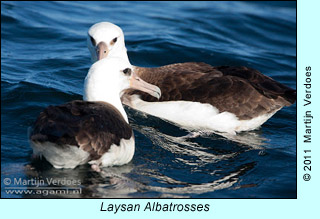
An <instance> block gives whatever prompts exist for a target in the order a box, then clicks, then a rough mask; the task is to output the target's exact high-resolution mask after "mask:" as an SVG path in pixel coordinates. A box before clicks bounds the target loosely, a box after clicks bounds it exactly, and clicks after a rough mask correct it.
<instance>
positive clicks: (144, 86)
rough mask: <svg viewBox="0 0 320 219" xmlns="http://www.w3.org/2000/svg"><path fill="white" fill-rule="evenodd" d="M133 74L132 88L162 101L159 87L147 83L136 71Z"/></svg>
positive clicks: (131, 79)
mask: <svg viewBox="0 0 320 219" xmlns="http://www.w3.org/2000/svg"><path fill="white" fill-rule="evenodd" d="M131 74H132V75H131V78H130V88H133V89H136V90H141V91H143V92H146V93H148V94H150V95H151V96H154V97H155V98H157V99H160V97H161V90H160V88H159V87H157V86H155V85H152V84H149V83H147V82H145V81H144V80H142V79H141V78H140V77H139V76H138V75H137V74H136V73H135V72H134V71H133V72H132V73H131Z"/></svg>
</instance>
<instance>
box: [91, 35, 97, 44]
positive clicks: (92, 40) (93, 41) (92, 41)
mask: <svg viewBox="0 0 320 219" xmlns="http://www.w3.org/2000/svg"><path fill="white" fill-rule="evenodd" d="M90 40H91V43H92V45H93V46H95V45H96V41H95V40H94V39H93V37H92V36H90Z"/></svg>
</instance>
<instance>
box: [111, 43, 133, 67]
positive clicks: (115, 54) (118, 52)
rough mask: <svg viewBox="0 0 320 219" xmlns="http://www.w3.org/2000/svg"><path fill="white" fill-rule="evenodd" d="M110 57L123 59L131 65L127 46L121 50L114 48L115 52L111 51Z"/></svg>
mask: <svg viewBox="0 0 320 219" xmlns="http://www.w3.org/2000/svg"><path fill="white" fill-rule="evenodd" d="M108 57H116V58H121V59H124V60H125V61H127V62H128V63H130V61H129V58H128V54H127V49H126V47H125V46H123V47H122V48H121V49H116V48H114V49H113V50H111V51H110V53H109V55H108Z"/></svg>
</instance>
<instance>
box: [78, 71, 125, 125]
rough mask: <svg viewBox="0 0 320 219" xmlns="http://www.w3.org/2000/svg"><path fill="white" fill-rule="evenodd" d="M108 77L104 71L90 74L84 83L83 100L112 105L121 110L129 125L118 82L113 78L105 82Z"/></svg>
mask: <svg viewBox="0 0 320 219" xmlns="http://www.w3.org/2000/svg"><path fill="white" fill-rule="evenodd" d="M106 75H107V74H105V72H104V71H101V72H99V71H98V72H97V71H90V72H89V73H88V75H87V77H86V79H85V83H84V94H83V100H85V101H104V102H107V103H110V104H111V105H113V106H114V107H115V108H117V109H118V110H119V112H120V113H121V115H122V116H123V118H124V120H125V121H126V122H127V123H129V121H128V117H127V114H126V112H125V110H124V108H123V105H122V103H121V100H120V93H119V88H118V83H117V81H113V80H112V78H110V79H108V80H105V77H106ZM109 75H115V74H109ZM111 82H113V83H111Z"/></svg>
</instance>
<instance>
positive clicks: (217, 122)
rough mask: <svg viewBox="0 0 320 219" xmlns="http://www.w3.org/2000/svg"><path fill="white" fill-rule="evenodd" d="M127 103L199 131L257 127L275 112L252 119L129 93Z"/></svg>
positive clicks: (202, 105)
mask: <svg viewBox="0 0 320 219" xmlns="http://www.w3.org/2000/svg"><path fill="white" fill-rule="evenodd" d="M128 105H129V106H130V107H132V108H134V109H137V110H140V111H142V112H145V113H148V114H150V115H153V116H156V117H159V118H162V119H166V120H169V121H171V122H174V123H176V124H178V125H180V126H182V127H183V128H186V129H191V130H202V131H210V130H211V131H217V132H226V133H230V134H236V132H241V131H250V130H254V129H257V128H258V127H259V126H260V125H262V124H263V123H264V122H265V121H267V120H268V119H269V118H270V117H271V116H272V115H273V114H274V113H275V112H274V113H272V114H265V115H261V116H259V117H256V118H253V119H251V120H239V119H238V117H237V116H236V115H234V114H233V113H229V112H222V113H220V112H219V110H218V109H217V108H216V107H214V106H212V105H210V104H207V103H199V102H190V101H164V102H146V101H143V100H141V99H140V98H139V96H138V95H133V96H131V101H130V102H129V103H128Z"/></svg>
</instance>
